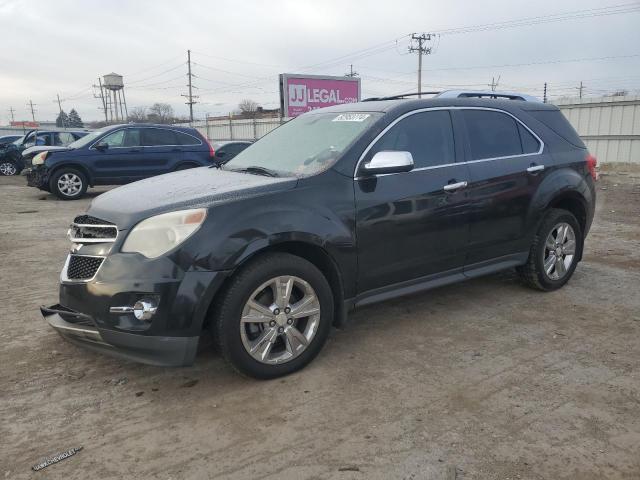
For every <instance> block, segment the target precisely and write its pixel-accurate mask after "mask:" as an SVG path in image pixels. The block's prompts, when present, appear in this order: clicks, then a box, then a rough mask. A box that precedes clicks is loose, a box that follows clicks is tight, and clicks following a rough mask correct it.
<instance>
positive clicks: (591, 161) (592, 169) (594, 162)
mask: <svg viewBox="0 0 640 480" xmlns="http://www.w3.org/2000/svg"><path fill="white" fill-rule="evenodd" d="M597 166H598V159H597V158H596V157H594V156H593V155H591V154H590V153H588V154H587V168H588V169H589V173H590V174H591V177H592V178H593V179H594V180H598V172H597V171H596V167H597Z"/></svg>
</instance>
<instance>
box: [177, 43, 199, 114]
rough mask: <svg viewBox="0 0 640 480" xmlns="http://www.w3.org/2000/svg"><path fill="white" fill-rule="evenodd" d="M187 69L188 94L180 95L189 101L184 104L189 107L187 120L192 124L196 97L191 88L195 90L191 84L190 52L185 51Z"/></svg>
mask: <svg viewBox="0 0 640 480" xmlns="http://www.w3.org/2000/svg"><path fill="white" fill-rule="evenodd" d="M187 69H188V73H187V78H188V79H189V83H188V84H187V87H189V94H188V95H181V96H182V97H185V98H188V99H189V101H188V102H185V104H186V105H189V120H190V122H191V123H193V105H194V104H196V103H198V102H195V101H194V100H193V99H194V98H198V97H197V96H194V95H193V90H192V89H193V88H196V87H194V86H193V82H192V78H193V76H194V75H193V73H191V50H187Z"/></svg>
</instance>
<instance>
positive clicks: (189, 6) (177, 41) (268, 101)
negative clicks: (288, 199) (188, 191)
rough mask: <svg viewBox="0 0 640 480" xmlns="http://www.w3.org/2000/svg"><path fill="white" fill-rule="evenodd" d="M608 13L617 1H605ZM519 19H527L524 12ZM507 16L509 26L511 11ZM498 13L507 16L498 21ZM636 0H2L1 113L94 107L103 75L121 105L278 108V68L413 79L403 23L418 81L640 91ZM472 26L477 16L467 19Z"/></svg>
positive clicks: (378, 81) (21, 116) (411, 84)
mask: <svg viewBox="0 0 640 480" xmlns="http://www.w3.org/2000/svg"><path fill="white" fill-rule="evenodd" d="M613 12H621V13H615V14H613ZM522 19H527V20H522ZM514 20H516V21H517V22H516V24H515V26H514V23H513V21H514ZM503 22H507V23H503ZM638 25H640V0H636V1H635V2H631V1H629V0H626V1H625V0H608V1H595V0H553V1H552V0H538V1H536V2H531V1H522V0H493V1H490V0H486V1H483V2H472V1H468V0H467V1H464V0H448V1H447V2H442V1H434V0H394V1H393V2H390V1H388V0H385V1H381V0H369V1H364V0H363V1H360V0H352V1H349V0H322V1H318V0H316V1H307V0H268V1H258V0H244V1H242V2H240V1H231V0H229V1H227V0H209V1H205V0H202V1H200V0H182V1H180V2H176V1H165V0H153V1H152V0H138V1H124V0H111V1H110V2H105V1H98V0H83V1H80V0H56V1H51V0H0V45H2V48H1V49H0V65H2V67H1V68H0V124H7V123H8V121H9V109H10V108H13V109H14V110H15V118H16V120H30V119H31V113H30V110H29V107H28V106H27V103H28V102H29V101H30V100H31V101H32V102H33V104H34V105H35V107H34V108H35V110H36V112H35V117H36V120H39V121H45V120H54V119H55V117H56V115H57V113H58V104H57V100H56V95H60V98H61V99H62V107H63V109H64V110H66V111H67V112H68V111H69V110H70V109H71V108H75V109H76V110H77V111H78V112H79V114H80V116H81V117H82V118H83V119H84V120H85V121H91V120H99V119H100V118H101V116H102V112H101V111H100V106H101V104H100V100H99V99H96V98H94V93H96V91H95V89H94V88H93V87H92V85H94V84H97V81H98V80H97V79H98V77H99V76H102V75H104V74H107V73H110V72H116V73H119V74H121V75H123V76H124V84H125V92H126V99H127V105H128V108H129V110H131V109H133V108H135V107H149V106H150V105H152V104H153V103H155V102H165V103H169V104H171V105H172V107H173V108H174V110H175V113H176V114H177V115H180V116H184V115H187V114H188V107H187V106H186V105H185V104H184V102H185V98H183V97H181V95H182V94H186V93H187V87H186V83H187V64H186V62H187V50H188V49H190V50H191V51H192V54H191V60H192V71H193V73H194V75H195V77H194V78H193V84H194V85H195V86H196V87H197V88H196V89H195V90H194V94H195V95H198V96H199V98H197V99H196V101H197V102H199V103H197V104H196V105H195V106H194V116H195V117H196V118H204V116H205V115H206V114H210V115H224V114H226V113H228V112H230V111H232V110H236V109H237V105H238V103H239V102H240V101H242V100H243V99H251V100H254V101H256V102H258V103H259V104H260V105H262V106H264V107H265V108H276V107H277V106H278V103H279V97H278V74H279V73H309V74H316V75H342V74H344V73H346V72H348V71H349V69H350V65H353V69H354V70H355V71H356V72H358V74H359V76H360V77H361V79H362V80H361V81H362V96H363V98H366V97H370V96H381V95H390V94H398V93H404V92H410V91H416V90H417V73H416V72H417V63H418V56H417V54H416V53H410V52H408V47H409V46H410V44H411V40H410V35H411V33H431V32H433V33H434V35H433V37H432V40H431V41H430V42H428V46H429V47H431V53H430V54H429V55H425V56H424V57H423V82H422V83H423V90H443V89H451V88H453V89H473V90H478V89H488V88H489V86H488V85H489V84H490V83H491V82H492V79H498V78H499V83H498V87H497V89H498V90H509V91H521V92H523V93H529V94H533V95H536V96H538V97H542V91H543V85H544V83H545V82H547V84H548V95H549V97H550V98H551V99H553V98H558V97H562V96H577V95H578V92H579V90H578V87H579V85H580V82H581V81H582V82H583V87H584V88H583V91H582V92H583V95H585V96H600V95H604V94H608V93H611V92H613V91H615V90H628V91H629V92H630V93H632V94H640V28H638ZM466 27H474V28H466Z"/></svg>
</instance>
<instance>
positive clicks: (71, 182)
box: [58, 173, 82, 197]
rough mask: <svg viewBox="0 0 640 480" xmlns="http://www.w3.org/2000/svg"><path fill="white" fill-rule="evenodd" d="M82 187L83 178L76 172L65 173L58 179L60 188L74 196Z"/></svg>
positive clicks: (67, 194) (61, 190)
mask: <svg viewBox="0 0 640 480" xmlns="http://www.w3.org/2000/svg"><path fill="white" fill-rule="evenodd" d="M81 189H82V179H81V178H80V177H79V176H78V175H76V174H75V173H65V174H63V175H60V178H59V179H58V190H60V192H61V193H62V194H63V195H65V196H67V197H73V196H75V195H77V194H78V193H79V192H80V190H81Z"/></svg>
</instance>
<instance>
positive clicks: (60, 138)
mask: <svg viewBox="0 0 640 480" xmlns="http://www.w3.org/2000/svg"><path fill="white" fill-rule="evenodd" d="M88 133H89V132H87V131H83V130H74V131H68V130H67V131H43V130H31V131H30V132H28V133H27V134H26V135H23V136H21V137H20V138H18V140H16V141H14V142H13V143H10V144H7V145H6V148H5V149H4V150H2V151H1V152H0V173H1V174H2V175H18V174H19V173H20V172H21V171H22V170H23V169H24V168H25V167H26V166H27V165H26V164H25V159H24V157H23V155H24V153H25V152H26V151H27V150H29V149H30V148H39V147H45V148H47V147H52V148H55V147H63V146H66V145H69V144H70V143H72V142H75V141H76V140H78V139H80V138H82V137H83V136H85V135H87V134H88ZM31 156H32V155H29V156H28V157H27V159H28V160H30V158H31Z"/></svg>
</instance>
